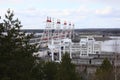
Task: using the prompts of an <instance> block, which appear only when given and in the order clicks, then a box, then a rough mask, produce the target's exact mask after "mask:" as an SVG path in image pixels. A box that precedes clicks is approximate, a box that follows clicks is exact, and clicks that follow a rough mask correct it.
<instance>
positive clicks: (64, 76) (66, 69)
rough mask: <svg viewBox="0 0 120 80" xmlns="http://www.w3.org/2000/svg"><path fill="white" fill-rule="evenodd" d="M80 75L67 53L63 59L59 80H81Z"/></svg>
mask: <svg viewBox="0 0 120 80" xmlns="http://www.w3.org/2000/svg"><path fill="white" fill-rule="evenodd" d="M79 79H80V78H79V76H78V73H77V72H76V69H75V65H74V64H72V63H71V59H70V57H69V54H68V53H66V54H65V55H63V57H62V61H61V63H60V67H59V72H58V74H57V80H79Z"/></svg>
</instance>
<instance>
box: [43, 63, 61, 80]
mask: <svg viewBox="0 0 120 80" xmlns="http://www.w3.org/2000/svg"><path fill="white" fill-rule="evenodd" d="M58 66H59V63H55V62H46V63H45V65H44V70H43V71H44V74H45V76H44V80H56V74H57V72H58Z"/></svg>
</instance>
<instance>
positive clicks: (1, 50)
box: [0, 9, 37, 80]
mask: <svg viewBox="0 0 120 80" xmlns="http://www.w3.org/2000/svg"><path fill="white" fill-rule="evenodd" d="M21 27H22V25H21V22H20V21H19V20H18V19H14V13H13V11H11V10H10V9H9V10H8V11H7V14H6V15H5V19H4V20H3V22H0V80H30V79H31V77H32V76H31V72H32V69H33V68H34V66H35V64H36V62H35V57H34V56H33V52H36V51H37V48H36V44H35V45H30V44H29V41H30V39H31V38H32V36H33V35H32V34H29V35H26V33H24V32H21V31H20V28H21Z"/></svg>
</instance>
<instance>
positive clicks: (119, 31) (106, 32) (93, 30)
mask: <svg viewBox="0 0 120 80" xmlns="http://www.w3.org/2000/svg"><path fill="white" fill-rule="evenodd" d="M21 31H25V32H28V33H29V32H30V33H42V32H43V31H44V29H22V30H21ZM74 31H75V32H76V33H93V34H94V33H95V34H101V35H120V28H108V29H107V28H99V29H98V28H88V29H75V30H74Z"/></svg>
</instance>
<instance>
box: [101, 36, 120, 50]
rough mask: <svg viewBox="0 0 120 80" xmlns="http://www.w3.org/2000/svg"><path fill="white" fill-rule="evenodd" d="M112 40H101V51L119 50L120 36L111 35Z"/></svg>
mask: <svg viewBox="0 0 120 80" xmlns="http://www.w3.org/2000/svg"><path fill="white" fill-rule="evenodd" d="M111 38H113V40H107V41H103V42H102V44H101V47H102V49H101V50H102V51H105V52H120V37H111Z"/></svg>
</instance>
